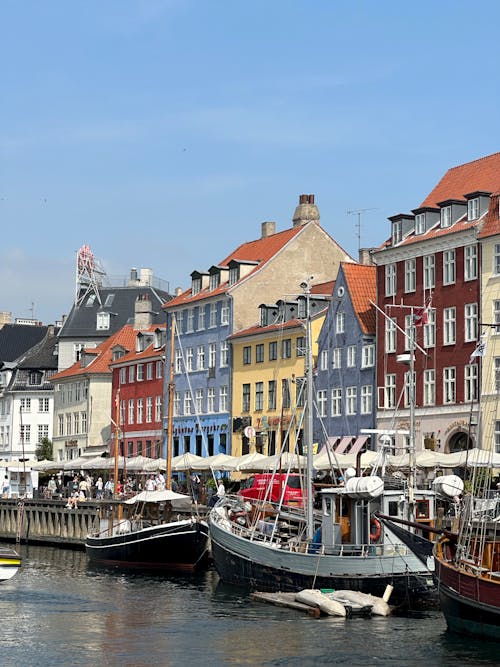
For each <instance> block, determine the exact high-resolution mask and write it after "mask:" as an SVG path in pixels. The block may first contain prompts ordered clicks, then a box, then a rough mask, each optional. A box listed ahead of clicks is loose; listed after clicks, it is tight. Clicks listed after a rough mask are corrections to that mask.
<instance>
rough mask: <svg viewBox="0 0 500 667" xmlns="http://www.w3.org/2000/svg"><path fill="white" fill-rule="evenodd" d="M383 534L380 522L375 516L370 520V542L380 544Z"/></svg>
mask: <svg viewBox="0 0 500 667" xmlns="http://www.w3.org/2000/svg"><path fill="white" fill-rule="evenodd" d="M381 534H382V526H381V524H380V521H379V520H378V519H376V518H375V517H374V516H372V518H371V519H370V542H378V541H379V539H380V535H381Z"/></svg>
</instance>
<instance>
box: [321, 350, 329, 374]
mask: <svg viewBox="0 0 500 667" xmlns="http://www.w3.org/2000/svg"><path fill="white" fill-rule="evenodd" d="M319 359H320V361H319V367H320V370H322V371H327V370H328V350H321V353H320V357H319Z"/></svg>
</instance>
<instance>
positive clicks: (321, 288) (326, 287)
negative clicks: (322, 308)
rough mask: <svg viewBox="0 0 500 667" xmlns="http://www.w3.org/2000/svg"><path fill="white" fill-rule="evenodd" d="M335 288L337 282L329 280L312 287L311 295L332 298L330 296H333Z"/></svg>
mask: <svg viewBox="0 0 500 667" xmlns="http://www.w3.org/2000/svg"><path fill="white" fill-rule="evenodd" d="M334 288H335V280H329V281H328V282H326V283H318V284H317V285H311V294H326V295H327V296H330V294H333V290H334Z"/></svg>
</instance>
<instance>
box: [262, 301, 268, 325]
mask: <svg viewBox="0 0 500 667" xmlns="http://www.w3.org/2000/svg"><path fill="white" fill-rule="evenodd" d="M267 324H268V314H267V308H266V307H265V306H264V307H261V309H260V326H261V327H267Z"/></svg>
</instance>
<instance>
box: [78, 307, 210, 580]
mask: <svg viewBox="0 0 500 667" xmlns="http://www.w3.org/2000/svg"><path fill="white" fill-rule="evenodd" d="M174 345H175V317H174V316H172V326H171V340H170V374H169V385H168V398H169V400H168V425H167V452H166V483H165V489H164V490H159V491H142V492H141V493H139V494H137V495H136V496H134V497H133V498H130V499H129V500H127V501H125V512H126V513H125V514H124V507H123V506H122V505H119V506H118V509H119V513H118V517H116V518H114V517H112V518H109V519H108V518H107V517H102V518H101V521H100V524H101V525H100V527H99V530H98V531H97V532H96V533H91V534H89V535H88V536H87V539H86V542H85V549H86V552H87V554H88V556H89V558H90V560H91V561H94V562H98V563H101V564H106V565H116V566H120V567H127V568H135V569H141V570H157V571H158V570H159V571H184V572H185V571H188V572H189V571H193V570H195V569H197V568H198V567H200V566H201V565H202V564H204V563H205V562H206V557H207V555H208V524H207V522H206V521H204V520H202V519H201V518H200V517H199V516H195V515H193V514H192V513H191V498H190V497H189V496H185V495H183V494H180V493H175V492H174V491H172V487H171V479H172V469H171V460H172V433H173V430H172V417H173V393H174ZM116 423H117V425H118V423H119V422H118V417H117V421H116ZM115 449H116V451H115V481H116V480H117V479H118V470H117V462H118V428H117V442H116V445H115ZM116 486H117V485H116V484H115V498H116ZM127 510H130V511H127ZM181 512H182V514H181ZM177 513H178V514H177ZM186 513H188V517H187V518H186V516H185V514H186Z"/></svg>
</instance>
